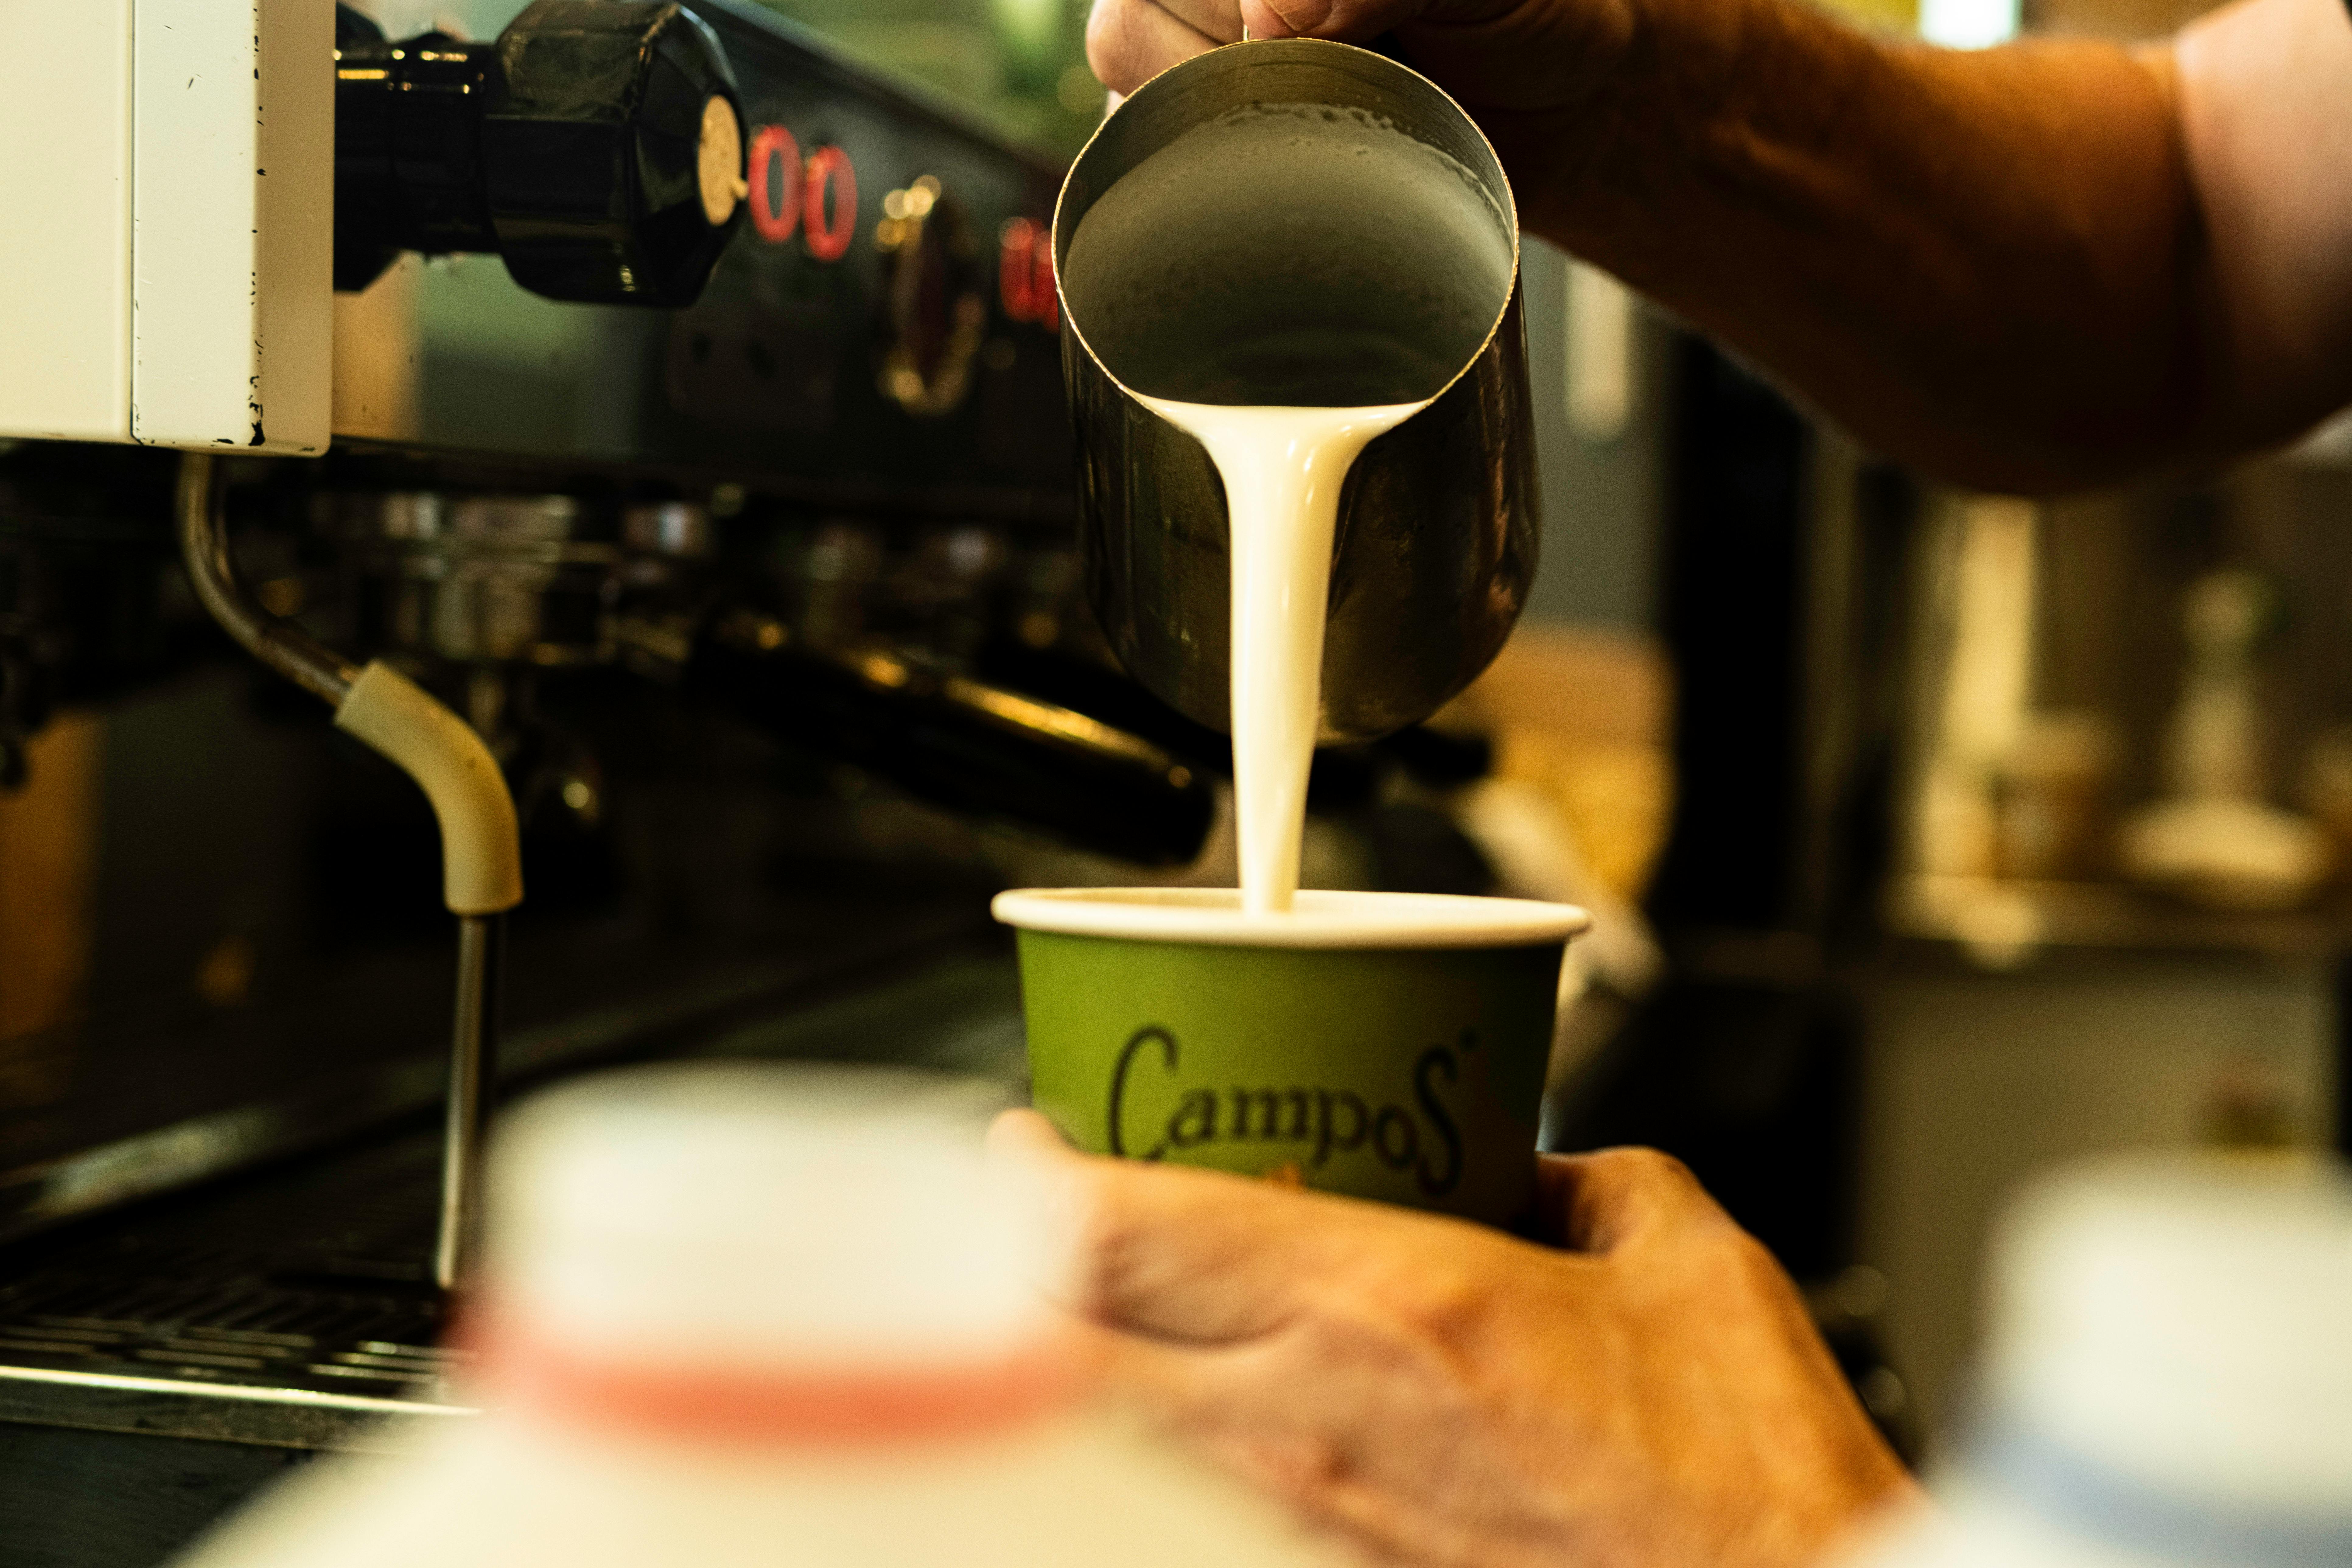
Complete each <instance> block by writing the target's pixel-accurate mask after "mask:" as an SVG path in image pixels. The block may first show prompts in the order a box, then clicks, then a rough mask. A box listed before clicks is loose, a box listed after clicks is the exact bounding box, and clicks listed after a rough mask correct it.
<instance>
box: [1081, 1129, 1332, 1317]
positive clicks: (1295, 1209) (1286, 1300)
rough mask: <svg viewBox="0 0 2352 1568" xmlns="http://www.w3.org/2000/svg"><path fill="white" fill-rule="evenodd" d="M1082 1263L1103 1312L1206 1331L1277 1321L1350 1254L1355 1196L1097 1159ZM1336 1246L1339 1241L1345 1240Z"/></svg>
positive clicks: (1090, 1293)
mask: <svg viewBox="0 0 2352 1568" xmlns="http://www.w3.org/2000/svg"><path fill="white" fill-rule="evenodd" d="M1082 1163H1083V1164H1084V1165H1085V1167H1086V1183H1087V1193H1086V1198H1085V1201H1084V1203H1083V1205H1081V1207H1082V1212H1083V1214H1084V1216H1085V1217H1084V1221H1083V1226H1084V1228H1083V1230H1082V1232H1081V1235H1082V1237H1083V1240H1082V1242H1081V1244H1080V1248H1079V1251H1080V1263H1079V1268H1080V1270H1081V1272H1082V1274H1083V1275H1084V1276H1085V1277H1086V1282H1087V1287H1088V1289H1087V1300H1088V1302H1089V1304H1090V1306H1091V1309H1092V1310H1093V1312H1094V1313H1095V1315H1096V1316H1097V1318H1099V1319H1100V1320H1102V1321H1105V1322H1107V1323H1109V1324H1111V1325H1112V1326H1114V1327H1118V1328H1121V1329H1126V1330H1128V1331H1130V1332H1134V1333H1141V1334H1151V1335H1157V1336H1160V1337H1162V1338H1166V1339H1172V1340H1180V1341H1191V1342H1203V1343H1222V1342H1232V1341H1235V1340H1245V1339H1251V1338H1254V1337H1255V1336H1257V1335H1260V1334H1265V1333H1268V1332H1271V1331H1274V1330H1275V1329H1277V1328H1279V1327H1281V1326H1282V1324H1283V1323H1285V1322H1286V1321H1289V1319H1290V1317H1291V1316H1292V1315H1293V1313H1294V1312H1295V1311H1296V1310H1297V1306H1298V1302H1299V1296H1300V1292H1301V1290H1302V1289H1303V1288H1305V1287H1306V1286H1307V1285H1308V1284H1309V1283H1311V1282H1312V1281H1313V1280H1315V1279H1316V1278H1317V1277H1318V1273H1319V1272H1321V1271H1324V1270H1327V1269H1328V1268H1333V1267H1338V1266H1339V1264H1340V1261H1341V1259H1342V1258H1343V1257H1344V1256H1346V1243H1345V1241H1344V1239H1342V1238H1344V1237H1347V1236H1349V1235H1351V1234H1353V1226H1351V1225H1350V1224H1349V1221H1350V1220H1351V1219H1352V1218H1353V1217H1354V1216H1353V1215H1349V1213H1348V1211H1349V1209H1350V1208H1352V1207H1353V1206H1355V1205H1349V1204H1346V1203H1343V1202H1340V1201H1339V1200H1335V1199H1332V1198H1328V1197H1323V1196H1321V1195H1319V1194H1312V1193H1302V1192H1297V1191H1295V1190H1293V1189H1290V1188H1287V1187H1276V1186H1273V1185H1270V1184H1265V1183H1263V1182H1255V1181H1252V1180H1250V1179H1249V1178H1247V1177H1245V1176H1234V1175H1228V1174H1226V1173H1223V1172H1221V1171H1201V1170H1192V1169H1187V1168H1184V1167H1181V1166H1175V1165H1160V1164H1145V1163H1140V1162H1137V1161H1129V1160H1099V1159H1087V1160H1084V1161H1083V1162H1082ZM1335 1248H1336V1251H1335Z"/></svg>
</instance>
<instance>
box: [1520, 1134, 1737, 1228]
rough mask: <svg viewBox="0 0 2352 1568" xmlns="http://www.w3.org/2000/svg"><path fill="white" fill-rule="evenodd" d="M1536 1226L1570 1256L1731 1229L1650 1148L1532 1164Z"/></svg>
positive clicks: (1688, 1179) (1688, 1178) (1554, 1157)
mask: <svg viewBox="0 0 2352 1568" xmlns="http://www.w3.org/2000/svg"><path fill="white" fill-rule="evenodd" d="M1536 1170H1537V1174H1536V1181H1537V1200H1536V1201H1537V1211H1538V1229H1539V1231H1540V1232H1541V1234H1542V1236H1543V1239H1545V1240H1546V1241H1549V1242H1550V1243H1552V1244H1553V1245H1554V1246H1556V1247H1566V1248H1568V1249H1569V1250H1570V1251H1571V1252H1589V1253H1603V1254H1605V1253H1611V1252H1615V1251H1617V1250H1618V1249H1620V1248H1621V1247H1627V1246H1630V1245H1633V1244H1634V1243H1636V1242H1638V1241H1641V1240H1643V1239H1645V1238H1648V1237H1656V1236H1659V1235H1661V1234H1664V1233H1667V1232H1670V1231H1674V1230H1676V1229H1680V1228H1682V1227H1686V1226H1717V1225H1720V1226H1724V1227H1726V1228H1736V1227H1734V1226H1732V1222H1731V1218H1730V1216H1729V1215H1726V1214H1725V1213H1724V1212H1723V1210H1722V1209H1721V1208H1720V1207H1718V1206H1717V1204H1716V1202H1715V1200H1714V1199H1713V1198H1710V1197H1708V1196H1707V1195H1706V1189H1705V1188H1703V1187H1701V1186H1700V1185H1699V1184H1698V1181H1697V1179H1696V1177H1694V1176H1693V1175H1692V1174H1691V1173H1690V1170H1689V1168H1688V1167H1687V1166H1685V1165H1684V1163H1682V1162H1681V1161H1679V1160H1677V1159H1675V1158H1674V1156H1672V1155H1670V1154H1661V1153H1660V1152H1657V1151H1656V1150H1655V1149H1603V1150H1601V1151H1599V1152H1596V1153H1591V1154H1544V1155H1539V1156H1538V1159H1537V1167H1536Z"/></svg>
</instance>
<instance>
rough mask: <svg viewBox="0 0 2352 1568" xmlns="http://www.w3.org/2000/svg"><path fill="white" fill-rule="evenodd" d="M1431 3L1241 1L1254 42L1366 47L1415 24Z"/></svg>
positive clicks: (1413, 0) (1423, 0) (1415, 0)
mask: <svg viewBox="0 0 2352 1568" xmlns="http://www.w3.org/2000/svg"><path fill="white" fill-rule="evenodd" d="M1428 9H1430V0H1241V16H1242V21H1243V22H1244V24H1245V25H1246V26H1248V28H1249V35H1250V37H1253V38H1338V39H1339V40H1340V41H1341V42H1343V43H1362V42H1363V41H1364V40H1366V39H1368V38H1374V37H1379V36H1380V35H1381V34H1382V33H1385V32H1387V31H1388V30H1389V29H1390V28H1391V27H1394V26H1400V25H1402V24H1403V23H1406V22H1410V21H1412V19H1413V18H1414V17H1416V16H1420V15H1421V14H1422V13H1423V11H1426V10H1428Z"/></svg>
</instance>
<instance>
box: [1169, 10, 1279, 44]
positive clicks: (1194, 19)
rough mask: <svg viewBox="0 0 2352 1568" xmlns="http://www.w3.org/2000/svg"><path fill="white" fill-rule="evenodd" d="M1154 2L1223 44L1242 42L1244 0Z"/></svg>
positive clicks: (1194, 28)
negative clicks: (1242, 4)
mask: <svg viewBox="0 0 2352 1568" xmlns="http://www.w3.org/2000/svg"><path fill="white" fill-rule="evenodd" d="M1154 4H1156V5H1159V7H1160V9H1161V10H1163V11H1166V12H1168V13H1169V14H1170V15H1171V16H1174V17H1175V18H1176V19H1177V20H1178V21H1180V22H1181V23H1183V24H1184V25H1185V26H1188V27H1190V28H1192V30H1193V31H1194V32H1196V33H1198V34H1200V35H1201V36H1202V37H1206V38H1213V39H1214V40H1215V41H1216V42H1218V43H1220V44H1237V43H1239V42H1241V38H1242V6H1241V0H1154ZM1254 36H1255V35H1253V37H1254Z"/></svg>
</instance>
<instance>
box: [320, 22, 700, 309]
mask: <svg viewBox="0 0 2352 1568" xmlns="http://www.w3.org/2000/svg"><path fill="white" fill-rule="evenodd" d="M337 35H338V36H337V51H336V56H337V58H336V110H335V112H336V125H335V205H336V224H335V286H336V287H337V288H338V289H357V288H364V287H365V286H366V285H367V283H368V282H370V281H372V280H373V279H374V278H375V277H376V276H377V275H378V274H380V273H381V272H382V271H383V268H384V267H385V266H387V265H389V263H390V261H391V259H392V257H393V256H394V253H396V252H398V251H401V250H422V251H425V252H428V253H435V252H449V251H495V252H496V253H497V254H499V256H501V257H503V258H505V260H506V264H507V270H508V271H509V272H510V273H512V274H513V276H514V279H515V281H517V282H518V283H520V284H521V285H522V286H523V287H524V288H526V289H530V290H532V291H533V292H535V293H539V294H544V295H546V296H548V297H549V298H551V299H556V300H575V301H581V302H584V303H600V304H644V305H663V306H681V305H688V304H691V303H692V302H693V301H694V300H695V299H696V298H697V297H698V295H700V293H701V292H702V286H703V284H704V283H705V282H706V281H708V280H709V276H710V269H711V268H712V267H713V266H714V265H716V264H717V262H718V259H719V252H720V251H721V250H722V249H723V248H724V247H725V246H726V243H727V240H728V238H729V237H730V235H731V234H732V233H733V232H734V230H735V227H736V226H737V225H738V224H740V222H741V221H742V209H743V196H744V194H745V191H746V185H745V182H744V174H745V156H744V142H743V129H742V126H743V119H742V110H741V104H740V100H739V97H738V94H737V91H736V86H735V79H734V73H733V72H732V71H731V70H730V68H729V67H728V64H727V58H726V54H725V52H724V51H723V49H722V48H721V47H720V45H719V38H718V36H717V35H716V34H714V33H713V32H712V31H711V30H710V28H709V26H706V25H705V24H704V23H703V22H702V20H701V19H700V18H699V17H698V16H695V15H694V14H693V13H692V12H691V11H689V10H688V9H687V8H686V7H685V6H683V5H677V4H675V3H672V0H654V3H640V0H538V3H537V4H535V5H531V6H530V7H529V8H528V9H526V10H525V11H524V12H523V13H522V14H521V15H520V16H517V17H516V18H515V19H514V21H513V23H512V24H510V25H509V26H508V27H507V29H506V31H505V32H503V33H501V34H499V37H498V41H497V42H496V43H494V44H488V45H482V44H466V43H460V42H458V41H457V40H455V39H452V38H449V37H446V36H444V35H441V34H437V33H428V34H425V35H424V36H423V37H416V38H412V39H409V40H406V41H405V42H403V43H391V42H387V41H385V40H384V39H383V37H382V35H381V34H380V33H377V32H376V31H375V29H374V28H373V26H372V25H370V24H367V23H365V22H364V21H363V19H360V18H358V17H357V16H356V14H355V13H352V12H351V11H350V10H349V8H348V7H343V8H341V11H340V12H339V17H338V28H337ZM371 35H373V36H371Z"/></svg>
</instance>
